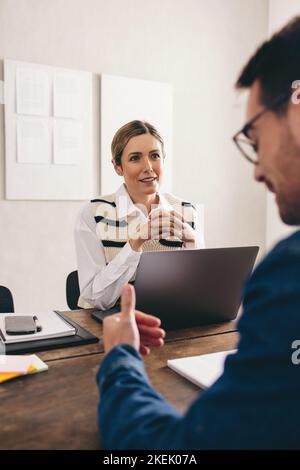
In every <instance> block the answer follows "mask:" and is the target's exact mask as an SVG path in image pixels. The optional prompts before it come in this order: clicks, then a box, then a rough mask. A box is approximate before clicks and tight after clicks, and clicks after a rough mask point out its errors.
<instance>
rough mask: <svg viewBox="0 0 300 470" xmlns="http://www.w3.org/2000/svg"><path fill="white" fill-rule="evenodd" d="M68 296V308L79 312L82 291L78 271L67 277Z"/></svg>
mask: <svg viewBox="0 0 300 470" xmlns="http://www.w3.org/2000/svg"><path fill="white" fill-rule="evenodd" d="M66 296H67V304H68V307H69V308H70V309H71V310H78V309H79V308H80V307H78V306H77V303H78V299H79V296H80V289H79V281H78V272H77V271H72V272H71V273H70V274H69V275H68V277H67V282H66Z"/></svg>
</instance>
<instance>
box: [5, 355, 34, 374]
mask: <svg viewBox="0 0 300 470" xmlns="http://www.w3.org/2000/svg"><path fill="white" fill-rule="evenodd" d="M31 364H32V356H7V355H5V354H2V355H1V356H0V373H3V372H18V373H19V374H27V371H28V369H29V367H30V365H31Z"/></svg>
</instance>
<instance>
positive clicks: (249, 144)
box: [232, 90, 291, 165]
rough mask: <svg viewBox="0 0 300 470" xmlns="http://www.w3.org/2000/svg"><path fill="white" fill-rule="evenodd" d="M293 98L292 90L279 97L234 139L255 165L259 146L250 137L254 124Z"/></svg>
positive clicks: (240, 149)
mask: <svg viewBox="0 0 300 470" xmlns="http://www.w3.org/2000/svg"><path fill="white" fill-rule="evenodd" d="M290 96H291V92H290V90H289V91H288V92H285V93H282V94H281V95H279V96H278V97H277V98H276V99H275V100H274V101H273V102H272V103H271V104H270V105H269V106H268V107H267V108H265V109H263V110H262V111H260V112H259V113H258V114H256V116H254V117H253V118H252V119H251V121H249V122H247V123H246V124H245V125H244V127H243V129H241V130H240V131H238V132H237V133H236V134H235V135H234V136H233V137H232V139H233V141H234V143H235V144H236V146H237V148H238V149H239V151H240V152H241V153H242V155H243V156H244V157H245V158H246V159H247V160H248V161H249V162H251V163H253V164H254V165H257V163H258V148H257V144H256V143H255V142H254V141H253V140H251V138H250V137H249V131H250V129H251V127H252V126H253V124H254V122H256V121H257V119H259V118H260V117H261V116H262V115H263V114H265V113H266V112H267V111H270V110H273V109H276V108H278V107H279V106H281V105H282V104H283V103H284V102H285V101H287V100H288V99H289V97H290Z"/></svg>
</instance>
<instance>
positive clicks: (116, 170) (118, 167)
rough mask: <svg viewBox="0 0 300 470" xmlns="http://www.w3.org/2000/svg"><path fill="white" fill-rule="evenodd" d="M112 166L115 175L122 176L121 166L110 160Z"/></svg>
mask: <svg viewBox="0 0 300 470" xmlns="http://www.w3.org/2000/svg"><path fill="white" fill-rule="evenodd" d="M111 162H112V164H113V166H114V169H115V172H116V173H117V175H119V176H123V170H122V167H121V165H117V164H116V162H115V160H112V161H111Z"/></svg>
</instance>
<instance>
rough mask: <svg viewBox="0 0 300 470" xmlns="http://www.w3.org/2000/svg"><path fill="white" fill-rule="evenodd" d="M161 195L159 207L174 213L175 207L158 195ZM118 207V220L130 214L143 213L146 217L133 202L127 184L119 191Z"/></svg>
mask: <svg viewBox="0 0 300 470" xmlns="http://www.w3.org/2000/svg"><path fill="white" fill-rule="evenodd" d="M158 195H159V203H158V207H160V208H162V209H165V210H167V211H172V210H173V207H172V206H171V204H170V203H169V201H168V200H167V199H166V197H165V196H164V195H163V194H161V193H158ZM116 206H117V213H118V218H119V219H122V218H124V217H126V216H128V215H129V214H132V213H133V212H139V213H141V214H142V215H143V216H144V217H146V216H145V214H144V213H143V212H142V211H141V210H140V209H139V208H138V207H137V206H136V205H135V204H134V203H133V202H132V200H131V198H130V196H129V194H128V192H127V189H126V186H125V184H122V185H121V186H120V187H119V189H118V190H117V192H116Z"/></svg>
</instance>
